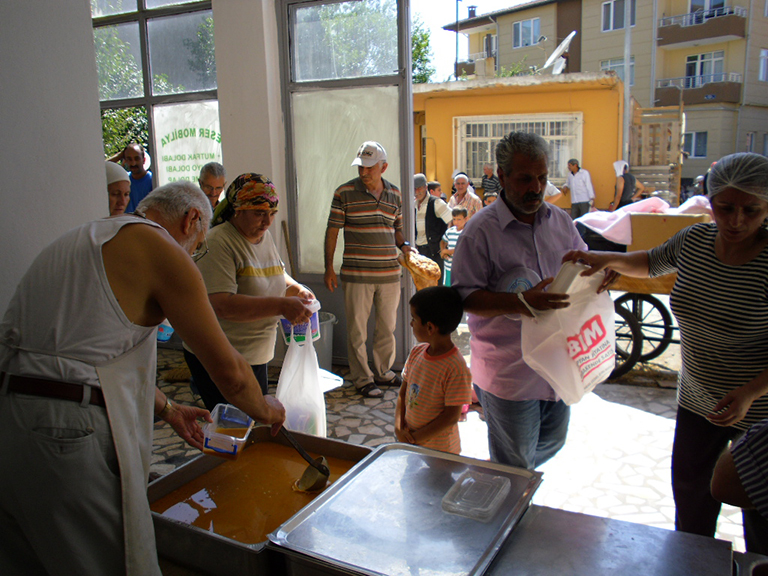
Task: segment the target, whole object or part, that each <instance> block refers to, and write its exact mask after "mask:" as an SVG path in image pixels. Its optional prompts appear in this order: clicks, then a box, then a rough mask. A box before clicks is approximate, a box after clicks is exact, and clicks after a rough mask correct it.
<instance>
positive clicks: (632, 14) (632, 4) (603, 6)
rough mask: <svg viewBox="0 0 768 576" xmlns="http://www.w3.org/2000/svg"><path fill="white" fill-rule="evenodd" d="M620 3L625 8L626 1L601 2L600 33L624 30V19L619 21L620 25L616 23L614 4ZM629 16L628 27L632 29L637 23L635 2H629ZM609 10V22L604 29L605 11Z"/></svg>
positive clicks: (609, 0)
mask: <svg viewBox="0 0 768 576" xmlns="http://www.w3.org/2000/svg"><path fill="white" fill-rule="evenodd" d="M618 2H622V3H624V5H625V6H626V0H608V1H607V2H603V3H602V4H601V6H600V31H601V32H615V31H617V30H624V19H623V18H622V19H621V22H620V23H617V22H616V3H618ZM629 6H630V11H631V12H630V15H629V25H630V27H634V26H635V24H636V21H637V2H636V0H631V1H630V4H629ZM606 8H609V12H610V13H609V16H608V20H609V21H610V22H609V23H608V27H606V22H605V20H606V18H605V16H606V14H605V9H606Z"/></svg>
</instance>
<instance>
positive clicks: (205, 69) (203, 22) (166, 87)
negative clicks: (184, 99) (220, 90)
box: [147, 10, 216, 95]
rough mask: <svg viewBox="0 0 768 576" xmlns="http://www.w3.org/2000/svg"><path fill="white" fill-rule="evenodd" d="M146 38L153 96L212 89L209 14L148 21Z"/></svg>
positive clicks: (211, 35) (198, 13) (210, 24)
mask: <svg viewBox="0 0 768 576" xmlns="http://www.w3.org/2000/svg"><path fill="white" fill-rule="evenodd" d="M147 34H148V36H149V61H150V66H151V70H152V93H153V94H154V95H161V94H180V93H182V92H199V91H201V90H214V89H215V88H216V58H215V55H214V49H213V16H212V13H211V11H210V10H206V11H202V12H194V13H192V14H184V15H181V16H169V17H167V18H155V19H152V20H149V21H148V22H147Z"/></svg>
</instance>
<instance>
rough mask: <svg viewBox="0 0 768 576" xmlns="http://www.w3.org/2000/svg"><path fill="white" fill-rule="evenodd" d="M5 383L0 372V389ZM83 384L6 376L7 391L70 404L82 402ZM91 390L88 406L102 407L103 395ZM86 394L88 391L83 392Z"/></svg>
mask: <svg viewBox="0 0 768 576" xmlns="http://www.w3.org/2000/svg"><path fill="white" fill-rule="evenodd" d="M4 382H5V372H0V387H2V384H3V383H4ZM83 386H84V385H83V384H72V383H70V382H58V381H56V380H45V379H43V378H30V377H28V376H15V375H9V376H8V391H9V392H18V393H19V394H29V395H31V396H44V397H45V398H57V399H59V400H71V401H72V402H78V403H79V402H82V401H83V392H84V391H83ZM88 388H90V390H91V399H90V401H89V403H90V404H93V405H94V406H103V407H105V408H106V406H107V404H106V403H105V402H104V394H103V393H102V391H101V389H99V388H94V387H93V386H88ZM85 393H86V394H87V393H88V391H85Z"/></svg>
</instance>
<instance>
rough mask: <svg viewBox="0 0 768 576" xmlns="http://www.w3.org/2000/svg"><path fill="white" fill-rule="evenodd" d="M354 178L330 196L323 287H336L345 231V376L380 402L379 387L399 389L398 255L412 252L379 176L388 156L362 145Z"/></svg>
mask: <svg viewBox="0 0 768 576" xmlns="http://www.w3.org/2000/svg"><path fill="white" fill-rule="evenodd" d="M352 166H356V167H357V173H358V177H357V178H354V179H352V180H350V181H349V182H346V183H345V184H342V185H341V186H339V187H338V188H337V189H336V191H335V192H334V193H333V200H332V201H331V212H330V215H329V216H328V227H327V229H326V232H325V276H324V282H325V286H326V288H328V290H330V291H331V292H333V291H334V290H335V289H336V288H338V286H339V281H338V278H337V277H336V272H334V270H333V256H334V254H335V252H336V244H337V242H338V237H339V230H341V229H342V228H344V259H343V261H342V263H341V281H342V282H343V287H344V305H345V309H346V314H347V352H348V357H349V368H350V375H349V378H350V380H351V381H352V383H353V384H354V386H355V388H357V390H358V392H360V394H362V395H363V396H364V397H366V398H381V397H382V396H383V395H384V393H383V392H382V391H381V389H380V388H379V386H398V387H399V386H400V384H401V383H402V381H401V379H400V376H399V375H397V374H395V373H394V372H393V371H392V364H394V362H395V327H396V325H397V308H398V305H399V304H400V274H401V267H400V263H399V262H398V261H397V251H398V249H399V250H401V251H402V252H403V253H404V254H405V253H408V252H410V251H411V246H410V244H409V243H408V242H407V241H406V240H405V236H403V216H402V204H401V202H402V199H401V196H400V190H398V189H397V187H395V186H394V185H392V184H391V183H390V182H388V181H387V180H385V179H384V178H383V177H382V174H384V172H385V171H386V169H387V166H388V164H387V152H386V150H384V147H383V146H382V145H381V144H379V143H378V142H364V143H363V144H362V145H361V146H360V149H359V150H358V151H357V156H356V157H355V159H354V160H353V161H352ZM374 307H375V309H376V327H375V329H374V332H373V370H371V368H370V367H369V366H368V351H367V349H366V340H367V339H368V318H369V317H370V315H371V311H372V309H373V308H374Z"/></svg>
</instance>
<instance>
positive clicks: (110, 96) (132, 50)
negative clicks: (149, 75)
mask: <svg viewBox="0 0 768 576" xmlns="http://www.w3.org/2000/svg"><path fill="white" fill-rule="evenodd" d="M93 42H94V47H95V50H96V68H97V70H98V74H99V99H100V100H118V99H121V98H136V97H139V96H143V95H144V81H143V80H142V76H141V49H140V47H139V25H138V24H136V23H131V24H119V25H117V26H102V27H100V28H94V29H93Z"/></svg>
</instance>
